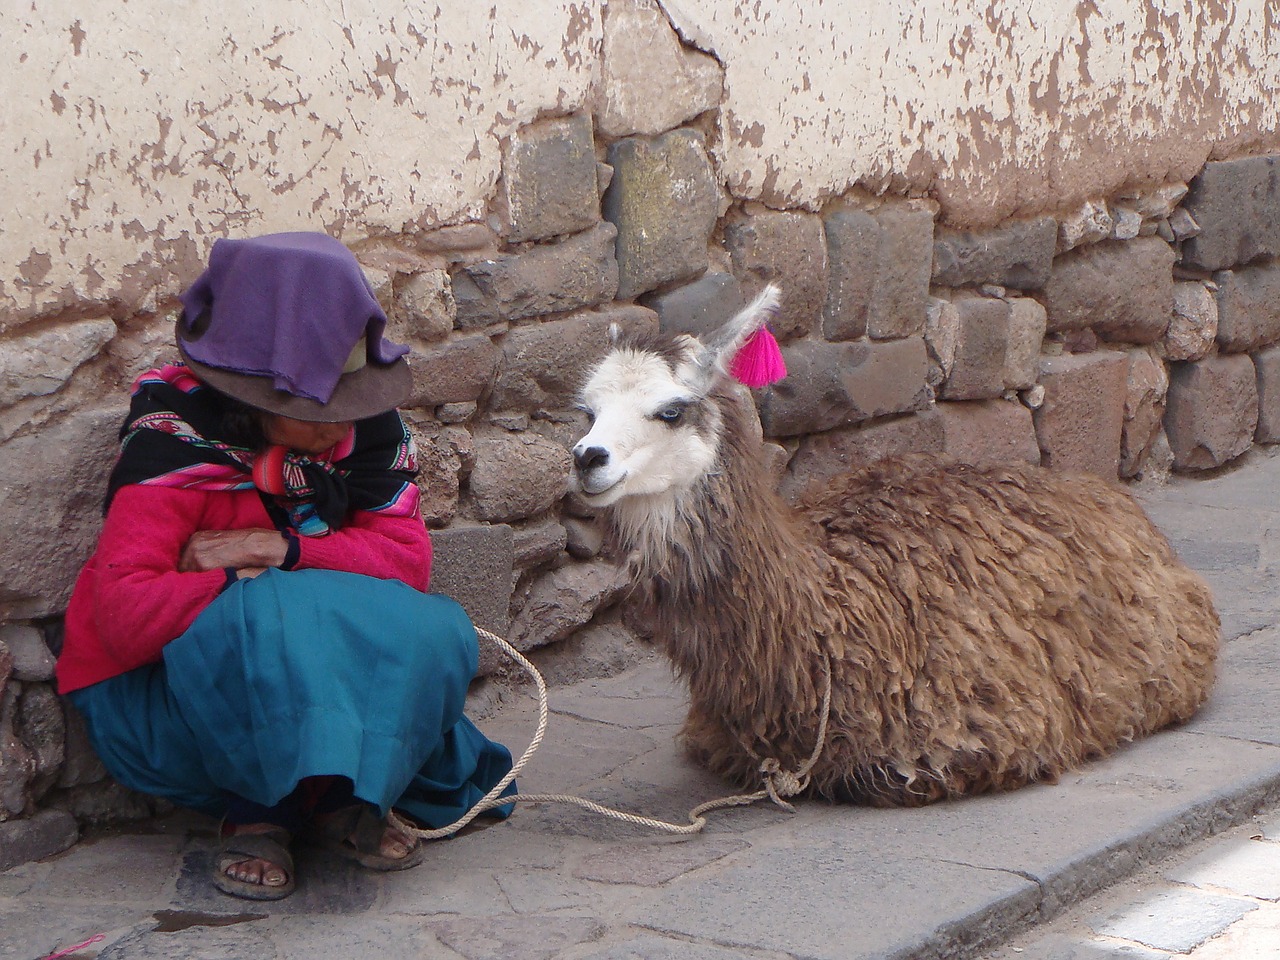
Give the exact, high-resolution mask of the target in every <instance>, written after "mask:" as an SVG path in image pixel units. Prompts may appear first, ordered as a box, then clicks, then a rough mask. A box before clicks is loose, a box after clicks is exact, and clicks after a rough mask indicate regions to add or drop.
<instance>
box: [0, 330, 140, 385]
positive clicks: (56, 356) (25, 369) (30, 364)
mask: <svg viewBox="0 0 1280 960" xmlns="http://www.w3.org/2000/svg"><path fill="white" fill-rule="evenodd" d="M115 335H116V325H115V324H114V323H112V322H111V321H110V320H107V319H105V318H104V319H101V320H78V321H76V322H74V323H66V324H61V325H59V326H56V327H53V328H51V329H48V330H42V331H41V332H39V333H34V334H30V335H28V336H21V337H14V338H12V339H10V340H7V341H5V342H3V343H0V407H5V406H8V405H10V404H12V403H17V402H18V401H19V400H23V399H25V398H27V397H43V396H46V395H48V394H51V393H56V392H57V391H58V390H61V389H62V387H63V385H64V384H65V383H66V382H67V381H68V380H70V379H71V376H72V374H74V373H75V372H76V370H77V369H78V368H79V367H80V366H81V365H82V364H84V363H85V362H86V361H88V360H91V359H92V358H93V357H95V356H97V355H98V353H99V351H101V350H102V348H103V347H104V346H106V344H107V342H108V341H109V340H111V338H112V337H114V336H115Z"/></svg>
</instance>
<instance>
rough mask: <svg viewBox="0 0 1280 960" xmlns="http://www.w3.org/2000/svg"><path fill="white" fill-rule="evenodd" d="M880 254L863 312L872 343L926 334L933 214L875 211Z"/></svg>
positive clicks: (904, 209)
mask: <svg viewBox="0 0 1280 960" xmlns="http://www.w3.org/2000/svg"><path fill="white" fill-rule="evenodd" d="M875 218H876V222H877V223H878V224H879V225H880V254H879V257H878V258H877V260H876V279H875V287H874V289H873V292H872V295H871V306H870V309H869V310H868V311H867V334H868V335H869V336H870V337H871V339H873V340H896V339H899V338H901V337H918V336H920V335H921V334H923V333H924V324H925V310H926V306H927V304H928V300H929V275H930V273H931V272H932V269H933V214H931V213H930V212H928V211H927V210H916V209H913V208H911V207H907V206H901V205H896V204H890V205H888V206H885V207H881V208H880V209H879V210H877V211H876V212H875Z"/></svg>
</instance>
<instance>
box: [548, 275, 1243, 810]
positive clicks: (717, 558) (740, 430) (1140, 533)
mask: <svg viewBox="0 0 1280 960" xmlns="http://www.w3.org/2000/svg"><path fill="white" fill-rule="evenodd" d="M777 303H778V294H777V291H776V289H775V288H772V287H769V288H766V289H765V291H764V292H763V293H762V294H761V295H760V296H759V297H758V298H757V299H756V300H755V301H754V302H753V303H751V304H750V305H749V306H748V307H746V308H745V309H744V310H742V311H741V312H740V313H739V314H737V315H736V316H735V317H733V318H732V319H731V320H729V321H728V322H727V323H726V324H725V325H724V326H723V327H722V328H721V329H720V330H718V331H717V332H716V334H714V335H713V336H712V337H710V338H708V343H707V344H706V345H705V346H704V345H703V344H702V343H700V342H699V341H698V340H696V339H694V338H693V337H689V336H670V335H650V336H648V337H644V338H640V339H637V340H635V341H632V342H629V343H615V344H614V347H613V348H612V349H611V351H610V352H609V353H608V355H607V356H606V357H605V358H604V360H602V361H601V362H600V363H599V365H598V366H597V367H596V368H595V369H594V371H593V372H592V374H591V375H590V377H589V379H588V381H587V383H586V385H585V387H584V388H583V390H582V395H581V399H582V409H583V410H584V411H585V412H586V413H587V415H588V417H589V418H590V419H591V420H592V426H591V428H590V430H589V432H588V433H587V434H586V435H585V436H584V437H583V438H582V440H580V441H579V442H578V443H577V445H576V446H575V447H574V450H573V456H574V470H573V475H572V477H571V480H570V487H571V489H573V490H575V491H576V492H577V493H578V494H579V495H580V496H581V497H582V499H583V500H584V501H585V502H586V503H587V504H588V505H590V506H592V507H595V508H599V509H601V510H603V511H604V512H605V513H606V514H607V516H608V520H609V528H610V531H611V535H612V536H613V537H614V538H615V539H616V541H617V542H618V545H619V546H620V548H621V549H622V550H623V551H625V552H626V553H627V554H628V556H629V562H630V563H631V564H632V565H633V567H634V571H635V574H636V578H635V579H636V586H637V593H638V594H639V596H640V599H641V600H642V602H643V603H644V604H645V606H646V612H647V614H648V616H649V622H650V623H651V624H652V625H653V629H654V635H655V638H656V640H657V641H658V642H659V644H660V645H661V646H662V648H663V649H664V650H665V652H666V654H667V655H668V656H669V658H670V659H671V661H672V663H673V666H674V667H675V670H676V672H677V674H678V675H679V676H680V677H681V678H682V679H683V680H684V681H685V682H686V683H687V685H688V689H689V696H690V706H689V713H688V716H687V718H686V720H685V723H684V726H683V729H682V733H681V736H682V739H683V741H684V745H685V748H686V750H687V751H688V753H689V754H690V755H691V756H692V757H693V759H694V760H695V761H697V762H699V763H701V764H703V765H704V766H706V767H708V768H709V769H711V770H712V771H714V772H715V773H717V774H719V775H720V776H722V777H725V778H727V779H730V780H733V781H736V782H737V783H739V784H742V785H748V784H752V783H754V782H757V780H758V777H759V770H760V766H761V762H762V760H763V759H764V758H776V759H777V760H778V761H779V762H780V763H781V766H782V768H783V769H785V770H794V769H796V768H798V767H799V766H800V765H801V764H802V763H803V762H804V761H806V759H807V758H809V756H810V754H811V753H812V752H813V751H814V749H815V738H816V736H817V730H818V727H819V720H820V714H821V704H822V700H823V695H824V691H825V688H826V686H827V677H828V676H829V677H830V682H829V683H830V707H829V711H828V714H827V715H828V720H829V727H828V732H827V738H826V743H825V745H824V746H823V747H822V748H821V754H820V756H819V758H818V760H817V762H816V764H815V765H814V767H813V768H812V771H811V773H810V779H809V781H808V785H807V793H809V794H816V795H819V796H822V797H826V798H828V799H834V800H844V801H856V802H862V803H870V804H874V805H880V806H889V805H910V806H915V805H919V804H924V803H929V802H932V801H935V800H940V799H944V798H954V797H960V796H964V795H968V794H973V793H980V792H984V791H994V790H1007V789H1011V788H1015V787H1018V786H1021V785H1024V784H1027V783H1030V782H1033V781H1049V782H1052V781H1055V780H1056V779H1057V778H1058V777H1059V776H1060V775H1061V774H1062V773H1063V772H1064V771H1067V770H1069V769H1071V768H1074V767H1076V766H1078V765H1080V764H1081V763H1083V762H1084V761H1086V760H1089V759H1093V758H1097V757H1102V756H1104V755H1106V754H1108V753H1109V752H1111V751H1112V750H1114V749H1115V748H1116V747H1117V746H1118V745H1120V744H1122V743H1124V742H1126V741H1129V740H1132V739H1134V738H1136V737H1140V736H1144V735H1146V734H1149V733H1152V732H1154V731H1156V730H1158V729H1160V728H1162V727H1165V726H1168V725H1170V724H1174V723H1179V722H1181V721H1185V720H1187V719H1188V718H1189V717H1191V715H1192V714H1193V713H1194V712H1195V711H1196V709H1197V708H1198V707H1199V706H1200V705H1201V704H1202V703H1203V702H1204V700H1205V697H1206V695H1207V693H1208V690H1209V687H1210V685H1211V684H1212V681H1213V673H1214V660H1215V656H1216V653H1217V646H1218V639H1219V633H1220V627H1219V621H1218V616H1217V613H1216V611H1215V609H1214V606H1213V601H1212V598H1211V596H1210V593H1209V590H1208V587H1207V586H1206V585H1205V583H1204V582H1203V581H1202V580H1201V579H1200V577H1199V576H1198V575H1196V574H1195V573H1193V572H1192V571H1191V570H1189V569H1188V568H1187V567H1186V566H1184V565H1183V564H1182V563H1181V562H1180V561H1179V560H1178V558H1177V557H1176V555H1175V554H1174V552H1173V550H1172V548H1171V547H1170V546H1169V543H1168V542H1167V541H1166V539H1165V538H1164V536H1163V535H1162V534H1161V533H1160V532H1159V531H1158V530H1157V529H1156V527H1155V526H1154V525H1153V524H1152V523H1151V521H1150V520H1149V519H1148V518H1147V516H1146V515H1145V514H1144V513H1143V512H1142V509H1141V508H1140V507H1139V506H1138V504H1137V503H1136V502H1135V501H1134V500H1133V499H1132V498H1131V497H1130V496H1129V495H1128V494H1127V493H1126V492H1124V491H1123V489H1121V488H1120V487H1119V486H1118V485H1117V484H1114V483H1110V482H1107V481H1104V480H1102V479H1101V478H1098V477H1093V476H1086V475H1066V474H1058V473H1052V472H1049V471H1047V470H1043V469H1041V468H1040V467H1035V466H1027V465H1019V466H1012V465H1011V466H1003V467H997V468H977V467H973V466H968V465H965V464H961V463H952V462H946V461H943V460H940V459H937V458H933V457H928V456H921V455H913V456H907V457H900V458H895V459H890V460H884V461H880V462H878V463H875V464H873V465H870V466H868V467H865V468H863V469H860V470H857V471H855V472H853V473H851V474H849V475H847V476H844V477H842V478H839V479H838V480H837V481H836V482H834V483H832V484H831V485H830V486H829V487H828V488H827V489H825V490H822V491H820V492H819V493H817V494H816V495H813V496H811V497H810V498H808V499H807V500H806V501H804V502H802V504H801V505H800V506H799V507H798V508H796V509H795V510H792V509H791V508H789V507H788V506H787V505H786V504H785V503H784V502H783V501H782V500H781V498H780V497H779V496H778V495H777V494H776V493H775V491H774V488H773V484H772V483H771V481H770V479H769V478H768V476H767V475H766V471H765V469H764V466H763V463H762V457H761V455H760V436H759V432H758V423H757V421H756V420H755V412H754V409H752V407H751V404H750V398H749V396H746V392H745V389H744V388H742V387H741V386H739V385H738V384H736V383H733V382H732V381H731V380H730V378H729V376H728V374H727V372H726V371H727V369H728V368H729V365H730V363H731V361H732V358H734V357H735V355H736V354H737V351H738V350H739V349H740V347H741V346H742V344H743V343H744V341H745V340H746V339H747V337H748V336H750V335H751V334H753V333H754V332H755V331H756V330H758V329H759V328H760V327H762V326H763V325H764V323H765V322H766V321H767V319H768V318H769V316H770V315H771V314H772V312H773V311H774V310H775V309H776V307H777Z"/></svg>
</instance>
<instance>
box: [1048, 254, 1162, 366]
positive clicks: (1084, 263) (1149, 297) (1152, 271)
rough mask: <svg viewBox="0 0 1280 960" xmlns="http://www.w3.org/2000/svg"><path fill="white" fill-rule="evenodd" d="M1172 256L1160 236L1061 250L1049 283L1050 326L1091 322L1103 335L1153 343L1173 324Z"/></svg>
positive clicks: (1057, 328) (1061, 327)
mask: <svg viewBox="0 0 1280 960" xmlns="http://www.w3.org/2000/svg"><path fill="white" fill-rule="evenodd" d="M1174 258H1175V254H1174V252H1173V248H1172V247H1170V246H1169V244H1167V243H1165V242H1164V241H1163V240H1161V239H1160V238H1159V237H1140V238H1138V239H1137V240H1129V241H1125V242H1120V241H1114V240H1113V241H1108V242H1105V243H1099V244H1095V245H1093V246H1089V247H1083V248H1081V249H1078V250H1073V251H1072V252H1071V253H1068V254H1065V255H1063V256H1060V257H1059V258H1058V259H1057V260H1056V261H1055V263H1054V267H1053V275H1052V276H1051V277H1050V278H1049V282H1048V284H1047V285H1046V286H1045V300H1046V307H1047V309H1048V314H1049V324H1048V329H1049V330H1050V331H1051V332H1057V331H1064V330H1083V329H1085V328H1089V329H1092V330H1093V331H1094V332H1095V333H1097V334H1098V336H1100V337H1102V338H1103V339H1105V340H1118V341H1122V342H1125V343H1154V342H1155V341H1156V340H1159V339H1160V338H1161V337H1162V336H1164V333H1165V331H1166V330H1167V329H1168V327H1169V318H1170V314H1171V311H1172V306H1173V262H1174Z"/></svg>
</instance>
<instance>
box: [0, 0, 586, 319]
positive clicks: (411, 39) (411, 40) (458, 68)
mask: <svg viewBox="0 0 1280 960" xmlns="http://www.w3.org/2000/svg"><path fill="white" fill-rule="evenodd" d="M228 6H229V7H230V8H231V9H229V10H228V9H226V8H227V7H228ZM237 8H242V12H241V13H236V9H237ZM495 9H496V8H495ZM224 14H225V15H224ZM232 14H234V15H232ZM600 23H601V17H600V0H581V2H574V3H567V2H563V0H554V2H545V0H535V2H533V3H531V4H528V5H519V6H511V7H507V6H503V7H502V8H501V9H500V10H499V12H498V14H496V15H493V16H491V11H490V7H489V5H485V6H484V7H483V8H480V9H476V6H475V5H474V4H471V3H464V2H462V0H452V2H449V3H442V4H439V5H438V6H436V5H433V6H432V7H426V8H420V7H414V8H411V9H409V10H407V11H406V10H403V9H399V10H397V11H395V12H394V14H393V15H392V16H390V17H389V16H388V11H387V10H386V8H385V5H383V4H379V3H377V2H376V0H316V2H314V3H311V4H307V5H305V6H299V5H294V6H288V5H286V6H285V7H274V8H267V9H263V8H260V7H258V6H250V5H248V4H247V3H245V2H244V0H225V2H224V4H223V8H222V10H221V12H220V14H219V15H218V16H216V17H215V16H212V15H210V16H204V15H197V16H194V17H192V18H190V21H189V22H187V21H184V26H183V35H182V43H181V45H179V46H175V44H174V42H173V34H172V30H171V25H170V24H169V23H168V22H167V21H166V20H165V18H163V17H159V16H158V15H157V14H156V13H155V11H154V10H152V9H150V8H147V7H146V6H145V5H138V4H126V5H100V6H98V7H94V6H92V5H88V6H86V5H83V4H72V3H71V2H70V0H52V2H50V3H48V4H35V5H18V6H14V5H10V6H9V7H7V8H5V9H4V10H3V11H0V49H3V51H4V53H5V57H4V59H5V61H6V62H7V63H9V64H10V73H11V78H10V83H11V89H13V90H15V91H16V92H17V93H18V95H16V96H12V97H9V98H6V102H5V103H4V104H3V105H2V106H0V126H3V128H4V129H5V130H6V131H20V132H19V133H18V135H17V136H16V137H13V138H12V139H11V141H10V143H9V144H8V148H9V150H10V154H11V156H10V162H9V163H8V164H6V165H5V172H6V176H5V182H4V183H3V185H0V190H3V192H4V196H3V198H0V202H3V203H4V205H5V209H6V212H7V216H6V223H13V224H18V223H21V224H22V225H23V229H21V230H18V229H10V230H5V231H3V232H0V263H3V264H4V268H3V269H0V284H2V286H0V332H2V331H4V330H7V329H12V328H13V327H14V325H16V324H21V323H22V322H24V321H25V319H26V318H31V317H37V316H41V315H43V314H47V313H50V312H52V311H56V310H58V309H60V308H63V307H66V306H70V305H73V304H76V303H79V302H80V301H81V300H82V299H95V298H96V299H99V300H101V299H102V298H108V299H109V300H110V302H112V303H113V304H116V305H118V306H119V308H120V309H122V310H129V309H136V308H138V306H139V305H140V304H141V303H142V302H143V301H142V299H134V298H135V297H136V298H145V297H148V296H151V295H152V291H154V290H155V289H156V288H157V286H159V287H160V288H162V289H166V290H169V291H173V290H175V289H180V288H181V286H182V285H184V284H185V283H187V282H189V281H190V279H192V278H193V277H194V274H195V272H196V271H197V270H198V267H199V264H200V262H201V260H202V259H203V257H204V256H205V255H207V251H208V245H209V244H211V243H212V242H213V240H214V239H216V238H217V237H218V236H221V235H225V234H227V233H232V234H235V233H243V232H248V231H252V232H259V231H269V230H290V229H334V230H340V231H341V232H342V235H343V239H345V240H348V241H349V242H358V241H359V240H360V239H361V238H362V237H364V236H369V235H376V234H387V233H395V232H398V231H401V230H403V229H408V228H411V227H412V228H414V229H418V228H422V227H433V226H439V225H442V224H446V223H455V222H461V221H464V220H467V219H471V218H474V217H477V216H482V215H483V212H484V209H485V206H486V204H487V202H488V197H489V195H490V194H491V193H492V190H493V185H494V183H496V181H497V178H498V172H499V165H500V163H501V140H502V138H503V137H505V136H507V135H508V134H509V133H510V132H511V130H512V129H513V128H514V127H515V126H518V125H519V124H522V123H527V122H529V121H531V120H532V119H534V118H536V117H537V116H539V115H541V114H542V113H543V112H544V111H549V110H553V109H554V110H555V111H557V112H559V113H564V112H570V111H573V110H577V109H580V108H581V106H582V104H583V103H584V102H585V101H586V99H587V97H588V93H589V88H590V83H591V81H592V78H593V75H594V71H595V69H596V65H597V63H598V58H599V49H600ZM566 38H570V39H566ZM378 87H380V88H381V92H382V96H378V95H377V93H376V91H377V88H378ZM19 158H20V159H21V162H20V163H19V162H15V161H17V160H18V159H19ZM121 224H140V225H143V227H142V228H143V230H144V231H145V235H143V234H140V233H138V232H137V228H136V227H131V228H130V229H129V230H128V231H124V230H122V229H121V228H120V225H121ZM178 244H190V245H191V246H192V248H193V250H194V253H195V255H194V256H188V255H187V254H186V252H182V253H179V252H178V251H177V245H178ZM5 281H7V282H5Z"/></svg>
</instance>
